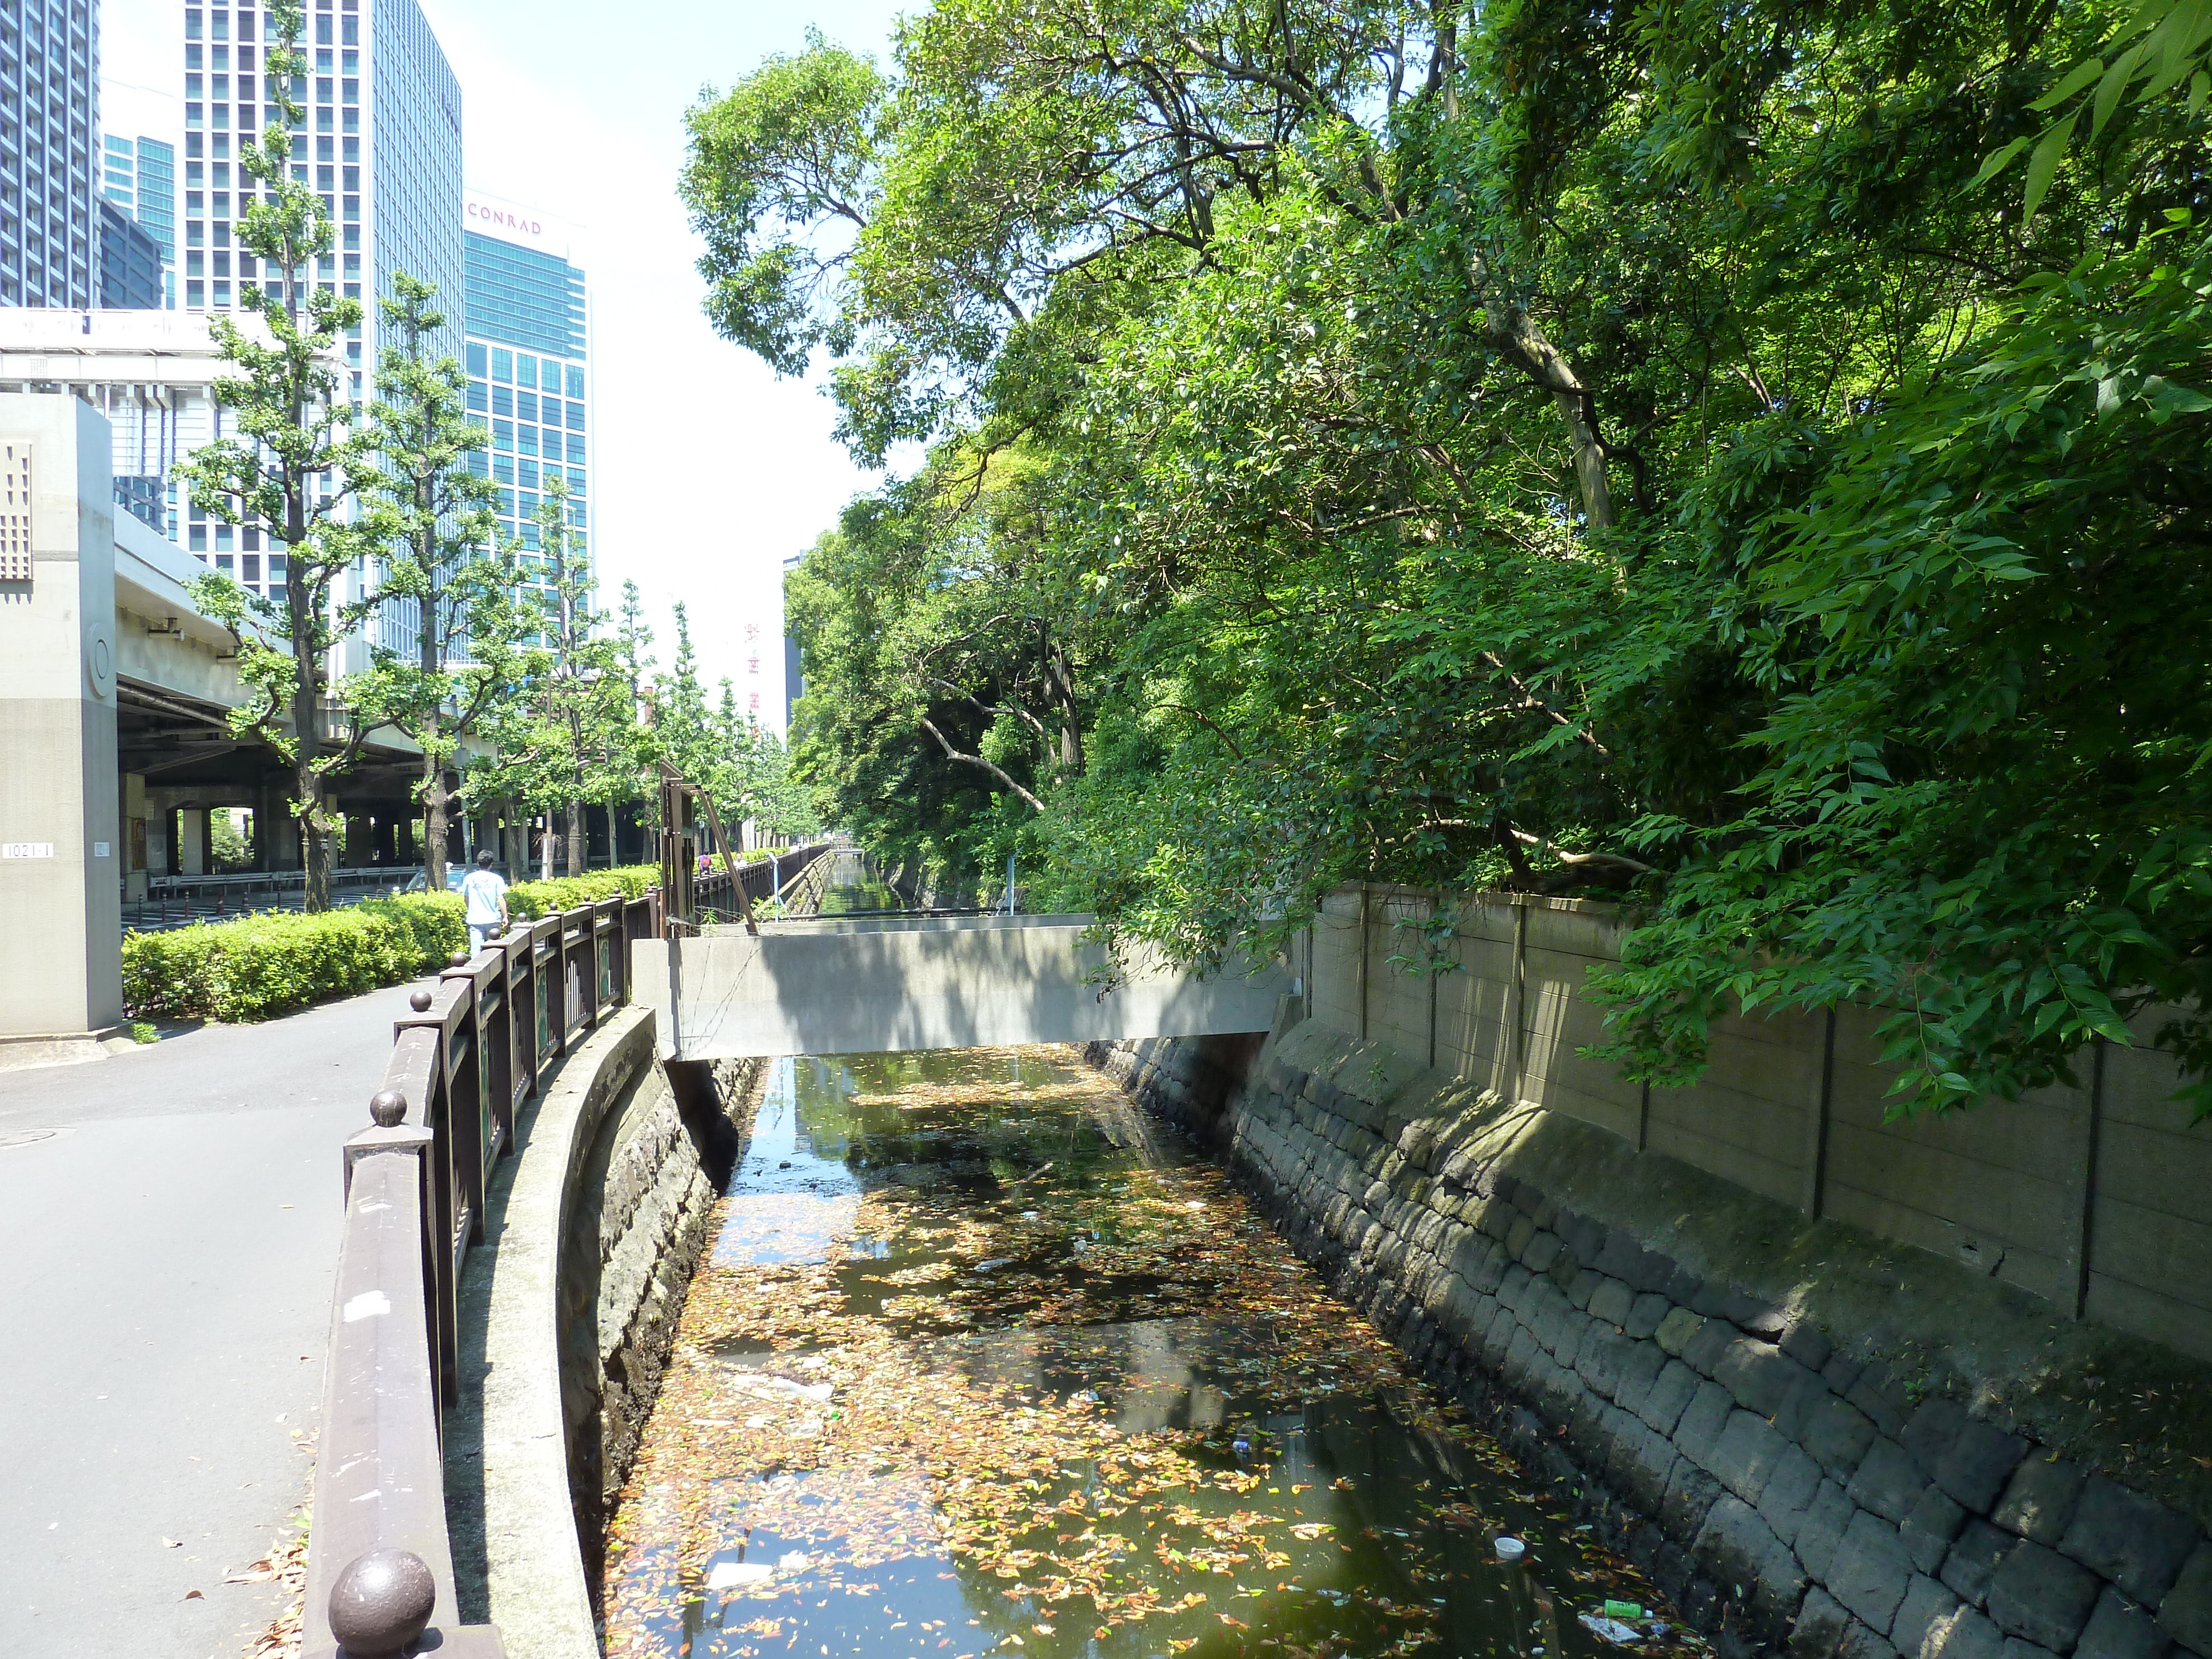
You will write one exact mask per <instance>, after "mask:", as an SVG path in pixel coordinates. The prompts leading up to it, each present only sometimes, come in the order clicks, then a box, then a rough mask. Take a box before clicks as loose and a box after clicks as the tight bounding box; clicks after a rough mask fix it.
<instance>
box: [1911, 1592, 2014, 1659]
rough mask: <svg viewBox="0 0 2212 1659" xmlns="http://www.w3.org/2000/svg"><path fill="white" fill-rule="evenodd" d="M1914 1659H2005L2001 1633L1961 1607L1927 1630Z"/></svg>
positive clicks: (2003, 1641) (1965, 1607) (1975, 1614)
mask: <svg viewBox="0 0 2212 1659" xmlns="http://www.w3.org/2000/svg"><path fill="white" fill-rule="evenodd" d="M1918 1659H2005V1638H2004V1632H2002V1631H2001V1630H1999V1629H1998V1628H1997V1627H1996V1626H1995V1625H1992V1624H1991V1623H1990V1621H1989V1620H1988V1619H1986V1618H1984V1616H1983V1615H1982V1614H1981V1613H1977V1612H1976V1611H1975V1610H1974V1609H1973V1608H1972V1607H1967V1606H1966V1605H1964V1604H1963V1603H1962V1604H1960V1607H1958V1608H1957V1609H1956V1610H1955V1611H1954V1612H1953V1613H1950V1614H1949V1615H1948V1617H1945V1618H1942V1619H1939V1620H1936V1622H1935V1623H1934V1624H1932V1625H1930V1626H1929V1630H1928V1634H1927V1635H1926V1636H1925V1637H1924V1638H1922V1641H1921V1649H1920V1654H1919V1656H1918Z"/></svg>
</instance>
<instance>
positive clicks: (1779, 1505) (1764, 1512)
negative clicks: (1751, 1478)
mask: <svg viewBox="0 0 2212 1659" xmlns="http://www.w3.org/2000/svg"><path fill="white" fill-rule="evenodd" d="M1819 1492H1820V1465H1819V1464H1818V1463H1815V1462H1814V1461H1813V1460H1812V1459H1811V1458H1809V1457H1808V1456H1806V1455H1805V1454H1804V1452H1803V1451H1802V1450H1801V1449H1798V1448H1797V1447H1796V1446H1791V1445H1786V1444H1785V1445H1784V1447H1783V1449H1782V1456H1781V1458H1780V1460H1779V1461H1778V1462H1776V1464H1775V1465H1774V1472H1773V1473H1772V1474H1770V1475H1768V1476H1767V1478H1766V1490H1765V1491H1764V1492H1760V1493H1759V1514H1760V1515H1761V1516H1764V1517H1765V1521H1766V1524H1767V1525H1768V1526H1770V1527H1771V1528H1774V1535H1775V1536H1776V1537H1777V1538H1779V1539H1780V1540H1781V1541H1783V1542H1784V1543H1785V1544H1795V1543H1796V1541H1797V1528H1799V1527H1800V1526H1801V1525H1802V1524H1803V1522H1804V1520H1805V1515H1806V1512H1807V1511H1808V1510H1810V1509H1811V1508H1812V1507H1813V1499H1814V1497H1815V1496H1817V1495H1818V1494H1819Z"/></svg>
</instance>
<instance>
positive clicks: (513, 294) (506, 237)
mask: <svg viewBox="0 0 2212 1659" xmlns="http://www.w3.org/2000/svg"><path fill="white" fill-rule="evenodd" d="M463 214H464V221H463V222H464V223H465V225H466V226H467V258H468V305H467V324H466V329H467V334H468V356H467V362H468V371H469V408H470V410H471V411H473V412H474V413H475V414H476V415H477V417H478V418H479V419H481V420H483V421H485V422H489V425H490V427H491V435H492V437H491V449H490V452H489V454H488V455H486V454H479V455H477V456H474V457H472V458H471V461H472V463H473V464H474V465H476V466H477V471H489V473H490V475H491V477H492V478H493V480H494V481H495V483H497V484H498V485H499V510H500V522H501V530H502V532H503V533H505V534H506V535H508V536H512V537H514V538H517V539H518V540H520V542H521V544H522V545H523V547H524V549H525V550H526V551H530V550H535V549H536V548H537V546H538V526H536V525H535V524H534V523H533V522H532V518H533V516H534V515H535V514H536V513H537V511H538V503H539V501H542V500H543V499H544V495H543V492H544V489H545V486H546V485H548V484H550V483H552V482H553V481H554V480H555V479H556V478H557V479H561V480H563V481H565V482H566V483H567V484H568V500H569V521H570V523H571V524H573V525H574V526H575V528H576V531H577V535H576V538H575V545H576V547H577V548H578V550H580V551H585V552H588V551H589V550H590V545H591V533H590V532H591V479H592V457H591V449H592V421H591V414H590V410H591V392H592V373H591V365H590V356H589V345H590V332H589V330H590V307H589V303H588V297H587V294H586V286H585V282H584V273H583V271H582V270H580V269H579V268H577V267H576V266H575V265H574V264H570V263H569V260H570V257H571V255H572V253H573V252H574V245H573V241H572V239H571V234H570V232H569V230H568V228H567V227H566V226H563V225H561V224H559V223H557V222H555V221H553V220H551V219H549V218H548V217H547V216H544V214H541V213H538V212H535V211H533V210H531V209H528V208H524V207H519V206H517V205H515V204H513V203H510V202H502V201H500V200H498V199H497V198H496V197H490V196H486V195H483V194H482V193H481V192H478V191H469V192H468V194H467V198H466V202H465V206H464V208H463Z"/></svg>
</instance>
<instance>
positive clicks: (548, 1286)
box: [445, 1006, 764, 1659]
mask: <svg viewBox="0 0 2212 1659" xmlns="http://www.w3.org/2000/svg"><path fill="white" fill-rule="evenodd" d="M656 1053H657V1047H656V1037H655V1031H654V1024H653V1014H652V1012H651V1011H650V1010H649V1009H646V1008H641V1007H635V1006H632V1007H625V1008H618V1009H614V1010H611V1011H610V1012H609V1013H608V1014H607V1016H606V1017H605V1019H604V1020H603V1021H602V1022H601V1024H600V1025H599V1029H598V1030H596V1031H594V1032H592V1034H591V1035H590V1036H588V1037H586V1038H585V1039H584V1040H583V1041H582V1042H580V1044H579V1045H578V1046H577V1047H576V1048H574V1051H573V1052H572V1053H570V1054H568V1055H567V1056H565V1057H564V1058H563V1059H562V1061H561V1062H560V1065H559V1068H558V1070H557V1071H556V1073H554V1075H553V1076H552V1078H551V1079H550V1084H549V1086H548V1087H547V1089H546V1090H545V1091H544V1094H542V1095H541V1096H539V1097H537V1098H536V1099H534V1100H532V1101H530V1102H528V1103H526V1104H525V1105H524V1107H523V1109H522V1111H521V1114H520V1117H519V1120H518V1121H517V1123H516V1126H515V1129H516V1156H514V1157H512V1158H502V1159H501V1161H500V1164H499V1165H498V1167H497V1169H496V1170H495V1172H494V1175H493V1180H492V1184H491V1189H490V1191H489V1194H487V1196H486V1205H485V1211H486V1213H485V1222H484V1243H483V1248H481V1249H477V1250H476V1251H474V1252H472V1253H471V1255H470V1256H469V1258H468V1261H467V1264H466V1266H465V1269H464V1271H463V1275H462V1282H461V1285H460V1328H461V1337H462V1358H461V1370H462V1377H461V1385H462V1386H461V1398H460V1401H459V1404H458V1405H457V1406H455V1407H454V1408H453V1410H452V1411H451V1412H450V1413H448V1414H447V1423H446V1459H445V1462H446V1510H447V1527H448V1530H449V1531H450V1533H451V1534H452V1537H453V1565H454V1576H455V1579H456V1582H457V1588H458V1589H459V1597H460V1602H461V1607H462V1612H463V1616H464V1617H465V1618H466V1619H468V1620H471V1621H472V1622H490V1623H495V1624H496V1625H498V1626H499V1627H500V1629H501V1633H502V1635H503V1637H504V1639H505V1641H506V1643H507V1651H508V1652H509V1653H511V1654H513V1655H517V1656H524V1655H527V1656H529V1659H597V1655H598V1653H599V1644H598V1638H597V1637H596V1635H595V1633H594V1608H593V1603H594V1601H595V1599H596V1591H597V1585H598V1582H599V1558H600V1551H601V1549H602V1547H603V1544H604V1535H605V1514H606V1511H607V1510H608V1508H609V1507H610V1506H611V1504H612V1501H613V1499H614V1497H615V1495H616V1493H617V1492H618V1491H619V1490H620V1488H621V1486H622V1483H623V1480H624V1478H625V1477H626V1476H627V1474H628V1473H629V1464H630V1461H631V1459H632V1457H633V1456H634V1455H635V1452H636V1449H637V1442H638V1435H639V1432H640V1431H641V1428H642V1426H643V1424H644V1421H645V1418H646V1416H647V1413H649V1412H650V1411H651V1410H652V1407H653V1400H654V1397H655V1395H657V1394H658V1393H659V1386H660V1375H661V1369H662V1366H663V1365H664V1364H665V1362H666V1359H667V1356H668V1351H669V1347H670V1345H671V1341H672V1340H673V1338H674V1335H675V1328H676V1324H677V1322H678V1318H679V1316H681V1314H682V1311H683V1306H684V1293H685V1291H687V1290H688V1289H689V1287H690V1279H691V1273H692V1270H693V1268H694V1267H696V1264H697V1261H698V1259H699V1255H700V1254H701V1252H702V1249H703V1248H704V1247H705V1244H706V1243H707V1228H708V1221H709V1219H710V1217H711V1212H712V1209H713V1206H714V1199H715V1196H716V1194H718V1193H719V1192H720V1189H721V1186H722V1183H723V1182H724V1181H726V1178H727V1176H728V1174H729V1170H730V1168H731V1167H732V1164H733V1162H734V1161H735V1159H736V1158H738V1156H741V1155H742V1151H743V1146H744V1139H745V1138H746V1137H747V1135H749V1133H750V1127H751V1121H752V1114H753V1111H754V1109H755V1107H756V1106H757V1102H758V1095H759V1085H760V1080H761V1078H762V1076H763V1073H764V1064H763V1062H761V1061H757V1060H735V1061H726V1062H722V1063H720V1064H718V1065H714V1066H708V1065H704V1064H700V1065H692V1066H674V1067H670V1066H664V1065H663V1064H662V1063H661V1062H660V1061H659V1060H658V1059H657V1058H656Z"/></svg>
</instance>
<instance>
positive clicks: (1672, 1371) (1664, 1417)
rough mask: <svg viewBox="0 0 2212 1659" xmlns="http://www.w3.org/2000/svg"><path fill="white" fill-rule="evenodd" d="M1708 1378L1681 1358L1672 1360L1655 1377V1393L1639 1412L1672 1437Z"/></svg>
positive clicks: (1652, 1388)
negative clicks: (1683, 1415)
mask: <svg viewBox="0 0 2212 1659" xmlns="http://www.w3.org/2000/svg"><path fill="white" fill-rule="evenodd" d="M1704 1382H1705V1379H1704V1378H1703V1377H1701V1376H1699V1375H1698V1374H1697V1372H1695V1371H1693V1370H1691V1369H1690V1368H1689V1367H1688V1366H1687V1365H1685V1364H1683V1363H1682V1362H1681V1361H1680V1360H1679V1359H1669V1360H1668V1361H1667V1363H1666V1364H1664V1365H1663V1366H1662V1368H1661V1369H1660V1372H1659V1375H1658V1376H1656V1377H1654V1378H1653V1379H1652V1382H1651V1392H1650V1394H1649V1395H1646V1396H1645V1397H1644V1404H1643V1405H1642V1407H1639V1408H1638V1410H1637V1413H1636V1414H1637V1415H1638V1417H1640V1418H1642V1419H1644V1421H1645V1422H1646V1423H1649V1424H1650V1425H1651V1426H1652V1427H1653V1428H1655V1429H1656V1430H1657V1431H1659V1432H1660V1433H1662V1434H1663V1435H1666V1436H1668V1437H1670V1438H1671V1437H1672V1436H1673V1435H1674V1431H1675V1429H1676V1427H1677V1426H1679V1425H1680V1423H1681V1420H1682V1413H1683V1412H1685V1411H1686V1410H1687V1409H1688V1407H1689V1404H1690V1401H1692V1400H1694V1399H1696V1398H1697V1395H1698V1389H1699V1387H1700V1386H1702V1384H1703V1383H1704Z"/></svg>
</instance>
